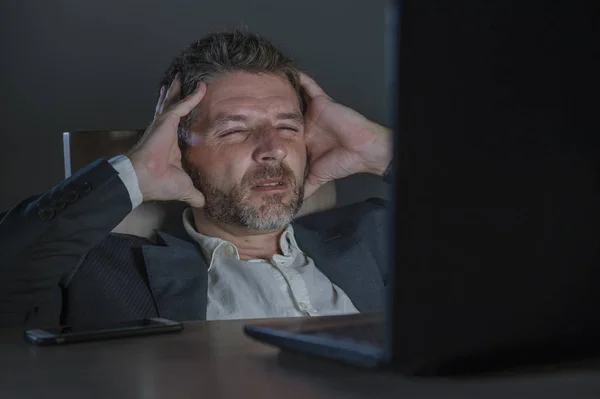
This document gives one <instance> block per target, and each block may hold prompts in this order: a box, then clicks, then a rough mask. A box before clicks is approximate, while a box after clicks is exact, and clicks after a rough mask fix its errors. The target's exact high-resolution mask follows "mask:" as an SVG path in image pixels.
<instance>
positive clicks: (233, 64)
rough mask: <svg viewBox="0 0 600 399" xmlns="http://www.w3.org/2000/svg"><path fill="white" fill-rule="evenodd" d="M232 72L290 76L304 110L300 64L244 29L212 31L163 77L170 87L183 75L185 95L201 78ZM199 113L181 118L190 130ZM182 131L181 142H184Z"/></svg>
mask: <svg viewBox="0 0 600 399" xmlns="http://www.w3.org/2000/svg"><path fill="white" fill-rule="evenodd" d="M232 72H250V73H271V74H278V75H281V76H284V77H285V78H287V80H288V81H289V82H290V84H291V85H292V87H293V88H294V90H295V91H296V93H297V95H298V101H299V103H300V109H301V110H302V112H303V113H304V111H305V109H306V105H305V104H306V102H305V98H304V92H303V90H302V87H301V86H300V70H299V69H298V68H297V66H296V63H295V62H294V61H293V60H292V59H291V58H289V57H287V56H286V55H284V54H283V53H282V52H281V50H279V49H278V48H277V47H275V46H274V45H273V44H271V43H270V42H269V41H268V40H267V39H265V38H263V37H261V36H259V35H256V34H253V33H250V32H246V31H242V30H234V31H230V32H218V33H211V34H209V35H207V36H205V37H203V38H201V39H200V40H198V41H196V42H194V43H192V44H191V45H189V46H188V47H187V48H186V49H185V50H183V52H182V53H181V54H180V55H179V56H178V57H177V58H175V59H174V60H173V61H172V63H171V65H170V66H169V69H167V71H166V72H165V74H164V76H163V78H162V79H161V82H160V84H161V86H163V85H164V86H166V87H168V86H169V85H170V84H171V82H172V81H173V79H174V78H175V75H176V74H177V73H179V74H180V79H181V95H182V97H185V96H187V95H189V94H190V93H191V92H192V91H193V90H194V89H195V88H196V85H197V84H198V82H199V81H203V82H207V83H209V82H210V81H211V80H212V79H215V78H216V77H219V76H222V75H225V74H227V73H232ZM194 116H195V112H192V113H190V115H188V116H187V117H186V118H183V119H182V121H181V127H182V129H183V130H184V131H185V130H187V129H188V128H189V127H190V125H191V122H192V121H193V120H194ZM182 134H183V132H182V131H181V130H180V140H179V141H180V145H184V143H183V142H182V141H183V140H182V139H183V138H182V137H181V135H182Z"/></svg>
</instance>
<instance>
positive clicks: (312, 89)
mask: <svg viewBox="0 0 600 399" xmlns="http://www.w3.org/2000/svg"><path fill="white" fill-rule="evenodd" d="M300 85H301V86H302V87H303V88H304V91H306V94H308V96H309V97H310V98H315V97H319V96H324V97H327V98H329V99H331V97H329V96H328V95H327V94H326V93H325V91H324V90H323V89H322V88H321V86H319V85H318V84H317V82H315V81H314V80H313V79H312V78H311V77H310V76H308V75H307V74H305V73H304V72H300Z"/></svg>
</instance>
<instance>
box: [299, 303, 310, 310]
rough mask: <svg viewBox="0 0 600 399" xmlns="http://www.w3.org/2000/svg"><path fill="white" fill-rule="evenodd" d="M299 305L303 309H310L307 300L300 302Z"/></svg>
mask: <svg viewBox="0 0 600 399" xmlns="http://www.w3.org/2000/svg"><path fill="white" fill-rule="evenodd" d="M298 307H299V308H300V309H301V310H308V304H307V303H306V302H300V303H299V304H298Z"/></svg>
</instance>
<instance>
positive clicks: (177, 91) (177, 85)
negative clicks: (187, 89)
mask: <svg viewBox="0 0 600 399" xmlns="http://www.w3.org/2000/svg"><path fill="white" fill-rule="evenodd" d="M180 99H181V79H180V74H179V72H177V74H176V75H175V77H174V78H173V81H172V82H171V86H169V90H167V93H166V95H165V100H164V102H163V107H162V112H165V111H167V110H168V109H169V108H171V107H172V106H173V104H176V103H177V102H178V101H179V100H180Z"/></svg>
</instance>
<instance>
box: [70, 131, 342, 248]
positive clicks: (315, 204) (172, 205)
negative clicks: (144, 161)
mask: <svg viewBox="0 0 600 399" xmlns="http://www.w3.org/2000/svg"><path fill="white" fill-rule="evenodd" d="M143 133H144V131H143V130H97V131H80V132H65V133H63V153H64V166H65V177H69V176H71V175H72V174H73V173H75V172H77V171H78V170H79V169H81V168H82V167H84V166H85V165H87V164H89V163H90V162H93V161H94V160H96V159H98V158H104V159H110V158H112V157H114V156H117V155H119V154H125V153H127V152H128V151H129V149H131V147H132V146H133V145H134V144H135V143H136V142H137V141H138V140H139V138H140V137H141V135H142V134H143ZM335 204H336V190H335V183H334V182H330V183H327V184H325V185H323V186H322V187H321V188H320V189H319V190H317V191H316V192H315V193H314V194H313V195H312V196H311V197H310V198H308V199H307V200H306V201H304V204H303V205H302V208H301V209H300V212H299V214H298V216H304V215H308V214H310V213H314V212H319V211H324V210H327V209H330V208H333V207H335ZM185 206H186V205H185V204H183V203H180V202H177V201H171V202H160V203H159V202H146V203H143V204H142V205H140V206H139V207H138V208H136V209H135V210H134V211H133V212H131V213H130V214H129V215H128V216H127V217H126V218H125V219H124V220H123V221H122V222H121V223H120V224H119V225H118V226H117V227H116V228H115V229H114V230H113V231H114V232H116V233H125V234H132V235H136V236H140V237H148V238H152V237H153V236H154V234H155V231H156V230H163V231H169V230H170V228H171V226H174V225H176V224H178V223H179V222H180V220H181V214H182V211H183V209H184V208H185Z"/></svg>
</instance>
